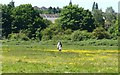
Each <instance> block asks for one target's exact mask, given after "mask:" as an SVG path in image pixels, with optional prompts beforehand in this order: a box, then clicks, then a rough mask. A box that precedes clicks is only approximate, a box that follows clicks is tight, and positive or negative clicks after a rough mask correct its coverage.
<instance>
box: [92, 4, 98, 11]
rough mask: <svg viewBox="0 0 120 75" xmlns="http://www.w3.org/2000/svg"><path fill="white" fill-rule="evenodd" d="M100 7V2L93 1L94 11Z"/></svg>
mask: <svg viewBox="0 0 120 75" xmlns="http://www.w3.org/2000/svg"><path fill="white" fill-rule="evenodd" d="M96 9H98V3H95V2H94V3H93V6H92V11H94V10H96Z"/></svg>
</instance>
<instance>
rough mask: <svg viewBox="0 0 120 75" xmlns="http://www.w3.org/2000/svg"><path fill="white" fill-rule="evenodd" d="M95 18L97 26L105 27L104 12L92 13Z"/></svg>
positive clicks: (96, 11)
mask: <svg viewBox="0 0 120 75" xmlns="http://www.w3.org/2000/svg"><path fill="white" fill-rule="evenodd" d="M92 13H93V17H94V19H95V25H96V26H97V27H100V26H102V27H104V17H103V12H102V10H99V9H96V10H93V11H92Z"/></svg>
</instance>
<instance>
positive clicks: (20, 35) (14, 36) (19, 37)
mask: <svg viewBox="0 0 120 75" xmlns="http://www.w3.org/2000/svg"><path fill="white" fill-rule="evenodd" d="M8 39H13V40H14V39H15V40H24V41H28V40H29V38H28V37H27V36H26V35H25V34H23V33H12V34H9V36H8Z"/></svg>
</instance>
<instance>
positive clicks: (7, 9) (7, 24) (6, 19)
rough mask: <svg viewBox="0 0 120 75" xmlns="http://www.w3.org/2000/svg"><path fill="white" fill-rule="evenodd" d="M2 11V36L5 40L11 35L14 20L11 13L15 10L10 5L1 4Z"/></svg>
mask: <svg viewBox="0 0 120 75" xmlns="http://www.w3.org/2000/svg"><path fill="white" fill-rule="evenodd" d="M0 10H1V11H2V13H1V15H2V36H4V37H5V38H7V37H8V35H9V34H11V32H12V29H11V23H12V20H13V18H12V17H11V11H12V10H13V8H12V7H11V6H10V5H2V4H0Z"/></svg>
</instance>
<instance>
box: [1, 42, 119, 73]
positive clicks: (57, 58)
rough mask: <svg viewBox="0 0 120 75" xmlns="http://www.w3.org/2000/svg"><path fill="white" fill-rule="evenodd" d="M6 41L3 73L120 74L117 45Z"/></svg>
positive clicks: (3, 49)
mask: <svg viewBox="0 0 120 75" xmlns="http://www.w3.org/2000/svg"><path fill="white" fill-rule="evenodd" d="M47 43H48V44H47ZM47 43H45V42H44V43H42V42H31V44H30V42H23V43H22V42H20V41H19V42H17V43H16V42H9V41H7V42H3V46H2V56H3V59H2V72H3V73H118V50H117V46H114V45H113V46H85V45H83V46H81V45H78V44H76V45H73V44H69V45H68V44H65V43H63V49H62V51H61V52H59V51H58V50H57V49H56V44H55V43H57V42H55V43H52V44H50V42H47Z"/></svg>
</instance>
